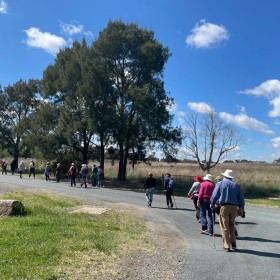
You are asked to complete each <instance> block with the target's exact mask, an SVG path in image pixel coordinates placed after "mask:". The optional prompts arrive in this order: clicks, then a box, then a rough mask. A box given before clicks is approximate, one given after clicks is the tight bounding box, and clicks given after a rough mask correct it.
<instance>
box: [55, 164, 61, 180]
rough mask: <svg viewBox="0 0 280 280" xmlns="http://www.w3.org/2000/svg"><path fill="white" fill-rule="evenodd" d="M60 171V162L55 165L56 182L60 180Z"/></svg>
mask: <svg viewBox="0 0 280 280" xmlns="http://www.w3.org/2000/svg"><path fill="white" fill-rule="evenodd" d="M61 173H62V168H61V166H60V163H58V164H57V165H56V171H55V178H56V182H57V183H59V182H60V178H61Z"/></svg>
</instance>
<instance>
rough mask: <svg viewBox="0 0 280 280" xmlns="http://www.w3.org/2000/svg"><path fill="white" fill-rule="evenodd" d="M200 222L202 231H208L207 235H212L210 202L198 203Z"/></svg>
mask: <svg viewBox="0 0 280 280" xmlns="http://www.w3.org/2000/svg"><path fill="white" fill-rule="evenodd" d="M200 222H201V226H202V229H203V230H206V229H207V230H208V233H211V234H213V220H212V210H211V208H210V202H209V201H205V200H202V201H201V203H200Z"/></svg>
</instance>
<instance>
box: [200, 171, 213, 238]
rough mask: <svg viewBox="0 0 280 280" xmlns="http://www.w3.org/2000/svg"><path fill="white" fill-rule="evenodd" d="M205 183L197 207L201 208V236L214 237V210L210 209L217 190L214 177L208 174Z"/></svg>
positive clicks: (201, 188) (201, 186) (201, 187)
mask: <svg viewBox="0 0 280 280" xmlns="http://www.w3.org/2000/svg"><path fill="white" fill-rule="evenodd" d="M203 180H204V182H202V183H201V185H200V190H199V193H198V200H197V206H198V207H199V208H200V222H201V231H200V233H201V234H207V233H208V234H209V235H210V236H212V235H213V220H212V209H211V208H210V198H211V196H212V193H213V191H214V188H215V184H214V183H213V182H212V175H211V174H207V175H206V176H205V177H203Z"/></svg>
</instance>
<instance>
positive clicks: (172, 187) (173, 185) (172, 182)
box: [168, 179, 176, 190]
mask: <svg viewBox="0 0 280 280" xmlns="http://www.w3.org/2000/svg"><path fill="white" fill-rule="evenodd" d="M175 187H176V183H175V181H174V180H173V179H169V185H168V188H169V189H170V190H174V189H175Z"/></svg>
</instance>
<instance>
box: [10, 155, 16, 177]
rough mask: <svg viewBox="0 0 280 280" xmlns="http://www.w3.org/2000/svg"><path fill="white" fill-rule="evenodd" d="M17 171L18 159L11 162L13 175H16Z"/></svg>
mask: <svg viewBox="0 0 280 280" xmlns="http://www.w3.org/2000/svg"><path fill="white" fill-rule="evenodd" d="M16 169H17V161H16V159H15V158H14V159H13V160H12V162H11V171H12V175H14V173H15V170H16Z"/></svg>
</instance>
